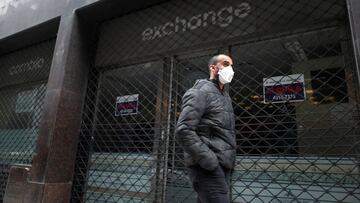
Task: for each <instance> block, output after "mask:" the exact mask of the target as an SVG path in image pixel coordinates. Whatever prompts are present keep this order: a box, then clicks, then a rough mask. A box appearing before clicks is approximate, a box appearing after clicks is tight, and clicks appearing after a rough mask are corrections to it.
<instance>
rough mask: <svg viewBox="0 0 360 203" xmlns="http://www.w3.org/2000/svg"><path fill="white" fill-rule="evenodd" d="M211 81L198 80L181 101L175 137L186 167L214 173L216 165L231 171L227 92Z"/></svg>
mask: <svg viewBox="0 0 360 203" xmlns="http://www.w3.org/2000/svg"><path fill="white" fill-rule="evenodd" d="M224 89H225V90H224V91H221V90H220V89H219V86H218V83H217V82H216V81H215V80H206V79H203V80H198V81H197V82H196V83H195V85H194V86H193V87H192V88H191V89H189V90H188V91H186V93H185V94H184V96H183V99H182V102H183V104H182V112H181V114H180V117H179V120H178V123H177V126H176V131H175V134H176V138H177V140H178V141H179V142H180V145H181V146H182V148H183V149H184V152H185V164H186V165H187V166H191V165H195V164H199V165H200V166H201V167H202V168H204V169H206V170H214V169H215V168H216V167H217V166H218V165H219V164H221V165H222V166H223V167H226V168H229V169H231V168H233V167H234V163H235V154H236V140H235V117H234V110H233V107H232V103H231V98H230V96H229V94H228V91H227V89H228V88H224Z"/></svg>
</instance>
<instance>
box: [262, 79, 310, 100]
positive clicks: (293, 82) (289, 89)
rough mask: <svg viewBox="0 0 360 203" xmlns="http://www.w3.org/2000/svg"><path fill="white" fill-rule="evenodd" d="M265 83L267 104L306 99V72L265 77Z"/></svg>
mask: <svg viewBox="0 0 360 203" xmlns="http://www.w3.org/2000/svg"><path fill="white" fill-rule="evenodd" d="M263 83H264V90H263V91H264V103H265V104H268V103H285V102H300V101H304V100H305V82H304V74H294V75H287V76H276V77H271V78H264V79H263Z"/></svg>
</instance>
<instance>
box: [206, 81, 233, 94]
mask: <svg viewBox="0 0 360 203" xmlns="http://www.w3.org/2000/svg"><path fill="white" fill-rule="evenodd" d="M208 80H209V81H211V82H212V83H214V85H215V86H216V87H217V89H218V90H219V91H220V93H222V94H223V93H226V92H228V90H229V85H228V84H225V85H224V89H223V90H221V89H220V85H219V82H218V81H217V80H216V79H208Z"/></svg>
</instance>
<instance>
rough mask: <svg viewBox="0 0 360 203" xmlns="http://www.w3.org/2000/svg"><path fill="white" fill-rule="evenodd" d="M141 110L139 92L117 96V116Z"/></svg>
mask: <svg viewBox="0 0 360 203" xmlns="http://www.w3.org/2000/svg"><path fill="white" fill-rule="evenodd" d="M138 110H139V94H132V95H124V96H118V97H116V106H115V116H123V115H133V114H137V113H138Z"/></svg>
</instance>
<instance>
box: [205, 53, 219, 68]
mask: <svg viewBox="0 0 360 203" xmlns="http://www.w3.org/2000/svg"><path fill="white" fill-rule="evenodd" d="M220 55H221V54H218V55H215V56H213V57H211V58H210V60H209V62H208V66H209V67H210V66H211V65H215V64H217V62H218V61H219V56H220Z"/></svg>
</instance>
